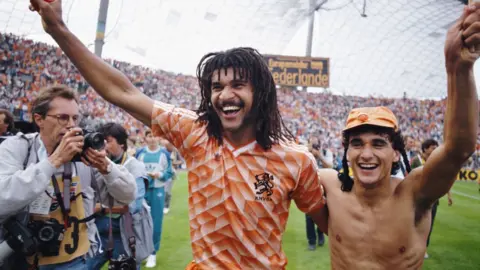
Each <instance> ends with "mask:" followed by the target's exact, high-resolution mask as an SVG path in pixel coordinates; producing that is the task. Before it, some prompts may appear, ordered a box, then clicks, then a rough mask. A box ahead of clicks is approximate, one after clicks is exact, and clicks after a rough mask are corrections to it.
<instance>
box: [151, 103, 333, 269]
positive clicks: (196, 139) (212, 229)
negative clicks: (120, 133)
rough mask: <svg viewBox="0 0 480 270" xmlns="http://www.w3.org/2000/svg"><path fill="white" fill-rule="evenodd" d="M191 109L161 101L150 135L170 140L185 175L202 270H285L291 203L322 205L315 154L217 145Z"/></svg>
mask: <svg viewBox="0 0 480 270" xmlns="http://www.w3.org/2000/svg"><path fill="white" fill-rule="evenodd" d="M196 120H197V115H196V114H195V113H194V112H193V111H190V110H186V109H181V108H178V107H175V106H173V105H170V104H165V103H162V102H156V103H155V106H154V110H153V115H152V132H153V134H154V135H155V136H159V137H163V138H165V139H167V140H169V141H170V142H172V143H173V144H174V145H175V147H176V148H177V149H178V150H179V151H180V153H181V154H182V156H183V157H184V159H185V161H186V164H187V169H188V184H189V185H188V192H189V217H190V237H191V241H192V250H193V257H194V260H195V262H196V263H197V265H198V266H199V268H200V269H284V268H285V266H286V264H287V258H286V256H285V254H284V252H283V250H282V245H281V243H282V235H283V232H284V231H285V226H286V224H287V219H288V210H289V207H290V202H291V200H294V201H295V203H296V205H297V207H298V208H299V209H300V210H301V211H303V212H305V213H311V212H314V211H317V210H319V209H320V208H321V207H322V206H323V205H324V200H323V188H322V187H321V186H320V184H319V181H318V175H317V166H316V162H315V160H314V158H313V156H312V155H311V154H310V153H308V150H307V149H306V148H305V147H301V146H299V145H296V144H289V145H286V144H276V145H273V146H272V148H271V149H270V150H268V151H265V150H264V149H263V148H262V147H261V146H260V145H258V144H257V143H256V142H252V143H250V144H247V145H245V146H243V147H240V148H234V147H233V146H231V144H230V143H229V142H228V141H227V140H226V139H224V142H223V145H219V144H218V143H217V141H216V140H215V139H214V138H213V137H209V136H208V134H207V129H206V125H205V124H201V123H199V122H196Z"/></svg>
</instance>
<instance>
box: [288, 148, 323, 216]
mask: <svg viewBox="0 0 480 270" xmlns="http://www.w3.org/2000/svg"><path fill="white" fill-rule="evenodd" d="M309 155H310V154H307V156H308V157H307V158H305V159H306V161H305V162H304V166H303V168H302V171H301V173H300V179H299V182H298V185H297V187H296V188H295V190H294V191H293V194H292V198H293V200H294V201H295V204H296V205H297V207H298V209H300V211H302V212H304V213H307V214H308V213H311V212H314V211H317V210H319V209H320V208H322V207H323V206H324V205H325V200H324V197H323V196H324V191H323V187H322V186H321V184H320V179H319V177H318V173H317V171H318V170H317V165H316V164H315V161H314V158H313V157H310V156H309Z"/></svg>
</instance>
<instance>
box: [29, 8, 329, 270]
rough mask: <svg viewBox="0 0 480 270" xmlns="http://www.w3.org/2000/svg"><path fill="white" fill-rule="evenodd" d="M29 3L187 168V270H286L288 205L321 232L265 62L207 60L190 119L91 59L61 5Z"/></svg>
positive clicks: (106, 90)
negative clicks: (190, 252)
mask: <svg viewBox="0 0 480 270" xmlns="http://www.w3.org/2000/svg"><path fill="white" fill-rule="evenodd" d="M31 3H32V7H31V8H32V9H33V10H37V11H39V13H40V14H41V16H42V19H43V25H44V28H45V30H46V31H47V32H48V33H49V34H50V35H51V36H52V37H53V39H54V40H55V41H56V42H57V43H58V44H59V45H60V47H61V48H62V50H63V51H64V52H65V54H66V55H67V56H68V57H69V58H70V60H71V61H72V62H73V63H74V64H75V66H76V67H77V68H78V70H79V71H80V73H81V74H82V75H83V77H84V78H85V79H86V80H87V81H88V83H89V84H90V85H91V86H92V87H93V89H95V90H96V91H97V92H98V93H99V94H100V95H101V96H102V97H103V98H105V100H107V101H109V102H111V103H113V104H115V105H117V106H119V107H121V108H123V109H125V110H126V111H127V112H129V113H130V114H131V115H133V116H135V117H136V118H137V119H139V120H141V121H142V122H143V123H145V124H146V125H148V126H151V127H152V131H153V133H154V135H155V136H158V137H162V138H165V139H167V140H168V141H169V142H171V143H172V144H173V145H174V146H175V147H176V148H177V149H178V151H179V152H180V154H181V155H182V156H183V157H184V158H185V161H186V163H187V168H188V170H189V174H188V181H189V214H190V235H191V241H192V249H193V257H194V262H192V263H191V264H190V265H189V266H188V268H189V269H284V268H285V266H286V264H287V259H286V257H285V254H284V252H283V250H282V247H281V242H282V236H283V232H284V231H285V226H286V223H287V219H288V214H289V207H290V203H291V201H292V200H294V201H295V203H296V204H297V207H298V208H299V209H300V210H302V211H303V212H305V213H306V214H308V215H309V216H310V217H312V218H313V219H314V220H315V221H316V222H318V217H319V216H320V214H321V212H320V211H321V209H322V208H323V206H324V198H323V188H322V187H321V186H320V183H319V179H318V174H317V166H316V162H315V159H314V158H313V156H312V155H311V154H310V153H309V152H308V149H307V148H306V147H300V146H298V145H296V144H295V143H293V140H294V138H293V136H292V135H291V133H290V132H289V131H288V130H287V129H286V128H285V125H284V124H283V121H282V118H281V116H280V113H279V110H278V107H277V106H278V105H277V95H276V88H275V82H274V80H273V77H272V74H271V73H270V71H269V69H268V66H267V64H266V62H265V60H264V59H263V57H262V56H261V55H260V54H259V53H258V52H257V51H256V50H254V49H251V48H236V49H231V50H228V51H226V52H220V53H210V54H207V55H205V56H204V57H203V58H202V60H201V61H200V63H199V65H198V68H197V77H198V80H199V84H200V89H201V96H202V100H201V104H200V107H199V109H198V111H197V113H194V112H193V111H189V110H186V109H181V108H177V107H175V106H173V105H170V104H166V103H163V102H159V101H154V100H152V99H150V98H149V97H147V96H145V95H144V94H143V93H141V92H140V91H139V90H138V89H136V88H135V87H134V86H133V85H132V83H131V82H130V81H129V80H128V78H127V77H126V76H125V75H123V74H122V73H120V72H119V71H117V70H116V69H114V68H113V67H111V66H109V65H108V64H106V63H104V62H103V61H102V60H101V59H100V58H98V57H97V56H95V55H94V54H92V53H91V52H89V50H88V49H87V48H86V47H85V46H84V45H83V44H82V43H81V42H80V41H79V40H78V39H77V38H76V37H75V36H74V35H73V34H72V33H71V32H70V31H69V30H68V29H67V28H66V26H65V24H64V23H63V21H62V14H61V1H59V0H57V1H54V2H53V3H47V2H45V1H43V0H31Z"/></svg>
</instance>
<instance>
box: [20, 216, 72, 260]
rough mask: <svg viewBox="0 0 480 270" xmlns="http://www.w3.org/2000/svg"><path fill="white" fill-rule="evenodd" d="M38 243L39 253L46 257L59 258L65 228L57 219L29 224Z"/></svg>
mask: <svg viewBox="0 0 480 270" xmlns="http://www.w3.org/2000/svg"><path fill="white" fill-rule="evenodd" d="M28 228H29V229H30V230H31V231H32V233H33V235H34V237H35V238H36V239H37V242H38V251H39V252H40V253H41V254H42V255H43V256H45V257H53V256H58V254H59V251H60V244H61V242H62V240H63V235H64V232H65V227H64V226H63V224H60V223H59V222H58V221H57V220H55V219H53V218H52V219H49V220H46V221H41V220H38V221H37V220H35V221H31V222H30V223H29V224H28Z"/></svg>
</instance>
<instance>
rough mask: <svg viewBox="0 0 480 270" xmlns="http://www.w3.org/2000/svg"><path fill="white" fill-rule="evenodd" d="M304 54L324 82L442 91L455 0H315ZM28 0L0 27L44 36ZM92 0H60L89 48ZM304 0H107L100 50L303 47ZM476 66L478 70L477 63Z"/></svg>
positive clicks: (170, 57)
mask: <svg viewBox="0 0 480 270" xmlns="http://www.w3.org/2000/svg"><path fill="white" fill-rule="evenodd" d="M316 2H317V7H319V10H318V11H317V12H316V18H315V30H314V43H313V50H312V56H318V57H329V58H330V61H331V62H330V72H331V79H330V86H331V87H330V91H332V92H334V93H342V94H343V93H344V94H351V95H361V96H367V95H373V96H387V97H401V96H403V93H404V92H405V93H406V94H407V96H409V97H416V98H425V97H428V98H432V97H443V96H445V95H446V75H445V69H444V57H443V46H444V40H445V34H446V32H447V29H448V28H449V26H450V25H452V24H453V22H454V21H455V20H456V19H457V18H458V17H459V15H460V14H461V12H462V5H463V4H462V3H461V2H460V1H458V0H395V1H388V0H316ZM28 3H29V1H28V0H0V31H2V32H11V33H15V34H18V35H23V36H25V37H27V38H31V39H34V40H39V41H44V42H48V43H53V42H52V40H51V38H50V37H48V36H47V35H46V34H45V33H44V32H43V30H42V29H41V23H40V22H39V19H38V16H37V15H36V14H34V13H32V12H30V11H29V10H28ZM99 3H100V0H88V1H80V0H64V1H63V5H64V18H65V20H66V21H67V23H68V26H69V28H70V29H71V30H72V31H73V32H74V33H75V34H77V35H78V36H79V38H80V39H81V40H82V41H83V42H84V43H85V44H87V45H89V46H90V48H91V49H92V50H93V47H94V46H93V42H94V39H95V31H96V20H97V17H98V9H99ZM308 15H309V0H202V1H190V0H141V1H140V0H115V1H110V7H109V14H108V22H107V30H106V44H105V47H104V50H103V52H104V54H103V56H104V57H107V58H115V59H120V60H124V61H129V62H132V63H135V64H143V65H146V66H150V67H158V68H161V69H164V70H168V71H174V72H181V73H184V74H194V72H195V67H196V64H197V62H198V61H199V59H200V58H201V56H202V55H204V54H205V53H207V52H211V51H216V50H223V49H228V48H231V47H237V46H252V47H255V48H257V49H259V50H260V52H262V53H266V54H285V55H300V56H301V55H304V54H305V49H306V39H307V38H306V36H307V28H308ZM479 74H480V73H479Z"/></svg>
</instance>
